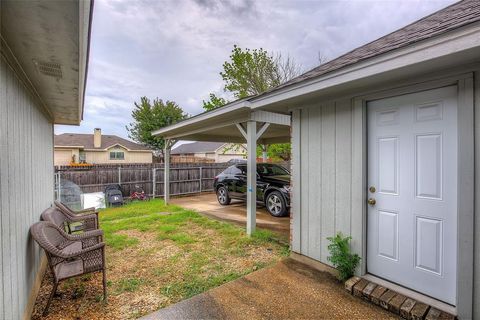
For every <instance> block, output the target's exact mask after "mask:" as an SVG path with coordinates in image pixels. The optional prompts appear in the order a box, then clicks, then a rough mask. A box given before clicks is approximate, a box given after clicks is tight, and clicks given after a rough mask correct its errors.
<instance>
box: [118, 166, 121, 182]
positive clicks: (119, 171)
mask: <svg viewBox="0 0 480 320" xmlns="http://www.w3.org/2000/svg"><path fill="white" fill-rule="evenodd" d="M118 185H119V186H121V185H122V167H118Z"/></svg>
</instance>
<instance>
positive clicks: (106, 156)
mask: <svg viewBox="0 0 480 320" xmlns="http://www.w3.org/2000/svg"><path fill="white" fill-rule="evenodd" d="M110 151H123V152H125V160H110ZM86 161H87V163H93V164H100V163H102V164H103V163H114V164H116V163H152V153H151V152H129V151H127V150H123V149H110V150H108V151H86Z"/></svg>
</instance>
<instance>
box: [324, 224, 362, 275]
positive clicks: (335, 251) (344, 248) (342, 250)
mask: <svg viewBox="0 0 480 320" xmlns="http://www.w3.org/2000/svg"><path fill="white" fill-rule="evenodd" d="M327 240H329V241H330V244H329V245H328V251H330V256H329V257H328V258H327V259H328V261H330V262H331V263H332V264H333V266H334V267H335V268H336V269H337V271H338V278H339V279H340V280H342V281H345V280H347V279H349V278H350V277H351V276H353V273H354V272H355V268H356V267H357V265H358V263H359V262H360V257H359V256H358V254H353V253H351V252H350V240H352V237H344V236H343V235H342V233H341V232H339V233H337V235H336V236H335V237H328V238H327Z"/></svg>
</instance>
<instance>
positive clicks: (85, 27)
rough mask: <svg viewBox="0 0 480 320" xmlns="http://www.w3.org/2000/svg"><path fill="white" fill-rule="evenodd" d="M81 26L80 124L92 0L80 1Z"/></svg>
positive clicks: (79, 41) (79, 46)
mask: <svg viewBox="0 0 480 320" xmlns="http://www.w3.org/2000/svg"><path fill="white" fill-rule="evenodd" d="M78 6H79V17H78V18H79V26H78V32H79V34H78V49H79V53H78V63H79V66H78V67H79V68H78V119H79V120H78V124H80V122H81V121H82V120H83V108H84V99H85V89H86V88H85V84H86V77H87V70H88V50H89V42H90V27H91V26H90V21H91V19H92V17H91V13H92V6H93V3H92V2H91V1H90V0H86V1H79V2H78Z"/></svg>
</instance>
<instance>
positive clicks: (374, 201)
mask: <svg viewBox="0 0 480 320" xmlns="http://www.w3.org/2000/svg"><path fill="white" fill-rule="evenodd" d="M367 202H368V204H369V205H371V206H374V205H375V204H376V203H377V200H375V199H373V198H370V199H368V201H367Z"/></svg>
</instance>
